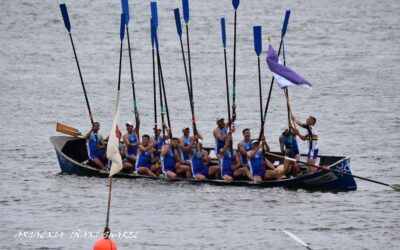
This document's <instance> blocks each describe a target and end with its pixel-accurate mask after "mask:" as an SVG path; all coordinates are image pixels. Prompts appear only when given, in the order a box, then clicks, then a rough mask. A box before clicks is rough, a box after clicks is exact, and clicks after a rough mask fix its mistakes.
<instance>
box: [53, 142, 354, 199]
mask: <svg viewBox="0 0 400 250" xmlns="http://www.w3.org/2000/svg"><path fill="white" fill-rule="evenodd" d="M50 141H51V143H52V144H53V146H54V148H55V151H56V154H57V158H58V162H59V165H60V168H61V172H62V173H65V174H75V175H79V176H93V177H104V178H106V177H108V173H107V172H106V171H104V170H100V169H97V168H95V167H92V166H91V165H90V163H89V161H88V154H87V148H86V141H85V139H84V138H80V137H69V136H53V137H50ZM205 149H206V150H207V151H209V152H210V153H211V155H213V152H212V151H213V149H211V148H205ZM276 154H280V155H281V153H276ZM214 155H215V154H214ZM302 157H305V156H304V155H302ZM268 159H269V160H270V161H271V162H275V161H280V162H281V160H280V159H278V158H274V157H270V156H268ZM317 161H319V164H320V165H321V166H322V165H323V166H327V167H329V168H331V169H334V170H338V171H341V172H346V173H349V174H351V170H350V157H344V156H319V158H318V159H317ZM211 164H212V165H217V164H218V160H217V159H215V158H213V159H212V161H211ZM113 177H115V178H128V179H138V178H146V179H154V180H164V181H171V182H187V183H207V184H211V185H219V186H248V187H260V188H270V187H286V188H294V189H296V188H302V189H307V190H327V191H333V192H344V191H352V190H356V189H357V184H356V182H355V180H354V178H353V177H352V176H348V175H343V174H340V173H336V172H332V171H326V170H318V171H317V172H315V173H309V174H304V175H301V176H299V177H296V178H287V179H282V180H273V181H263V182H261V183H255V182H253V181H245V180H235V181H232V182H227V181H224V180H205V181H199V180H195V179H183V178H177V179H174V180H171V179H166V178H165V177H152V176H144V175H139V174H136V173H124V172H120V173H118V174H115V175H114V176H113Z"/></svg>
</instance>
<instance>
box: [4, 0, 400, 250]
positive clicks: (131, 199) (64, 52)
mask: <svg viewBox="0 0 400 250" xmlns="http://www.w3.org/2000/svg"><path fill="white" fill-rule="evenodd" d="M130 2H131V13H132V14H133V16H132V17H131V23H130V24H131V27H130V31H131V40H132V43H133V53H134V67H135V69H134V70H135V77H136V82H137V85H136V88H137V96H138V105H139V109H140V113H141V118H142V127H143V132H150V131H151V127H152V126H153V120H152V119H153V111H152V102H151V98H152V88H151V86H152V78H151V69H152V67H151V47H150V36H149V14H150V13H149V1H130ZM190 4H191V21H190V31H191V41H192V43H191V48H192V52H193V53H192V65H193V84H194V95H195V101H196V113H197V116H198V127H199V130H200V131H201V132H202V133H203V135H204V136H205V137H206V143H208V144H211V143H212V134H211V131H212V129H213V127H214V126H215V124H214V120H215V118H216V117H217V116H221V115H225V113H226V107H225V99H224V97H225V79H224V71H223V70H224V69H223V54H222V47H221V39H220V23H219V18H220V17H221V16H225V17H226V18H227V21H228V26H227V32H228V57H229V60H230V65H229V71H230V73H231V72H232V65H231V61H232V31H233V11H232V7H231V4H230V1H211V0H208V1H197V0H196V1H194V0H192V1H191V2H190ZM158 7H159V16H160V17H159V19H160V20H159V39H160V46H161V48H160V49H161V57H162V60H163V70H164V75H165V83H166V88H167V94H168V95H169V103H168V104H169V107H170V112H171V122H172V126H173V132H174V133H175V134H177V133H179V131H180V129H181V128H182V127H183V126H184V125H188V124H189V123H190V109H189V106H188V98H187V92H186V85H185V78H184V71H183V65H182V62H181V54H180V47H179V43H178V37H177V35H176V30H175V24H174V19H173V11H172V10H173V8H176V7H181V2H180V1H178V0H173V1H172V0H170V1H160V2H159V6H158ZM68 9H69V12H70V17H71V22H72V32H73V35H74V38H75V43H76V48H77V52H78V56H79V58H80V63H81V66H82V72H83V75H84V79H85V81H86V85H87V86H86V87H87V91H88V96H89V99H90V102H91V106H92V109H93V111H94V117H95V119H96V120H98V121H100V122H101V123H102V133H103V135H105V134H107V133H108V131H109V128H110V126H111V123H112V116H113V109H114V101H115V95H116V87H117V86H116V84H117V77H118V60H119V58H118V57H119V36H118V26H119V14H120V11H121V10H120V3H119V1H106V0H99V1H83V0H77V1H68ZM286 9H291V10H292V16H291V21H290V25H289V29H288V32H287V37H286V38H287V40H286V50H287V63H288V65H290V66H291V67H292V68H293V69H295V70H297V71H298V72H299V73H301V74H302V75H303V76H304V77H305V78H307V79H308V80H309V81H310V82H311V83H313V85H314V90H313V91H311V92H310V91H308V90H307V89H305V88H291V89H290V96H291V103H292V109H293V111H294V113H295V114H296V115H297V116H298V117H299V118H301V119H305V118H306V117H307V115H309V114H313V115H315V116H316V117H317V118H318V123H317V125H318V129H319V132H320V142H319V143H320V150H321V151H320V152H321V153H322V154H328V155H350V156H351V157H352V165H351V167H352V170H353V172H354V173H356V174H358V175H361V176H365V177H369V178H373V179H377V180H381V181H385V182H388V183H400V173H399V157H398V154H399V152H400V133H399V129H400V126H399V122H400V118H399V108H400V99H399V94H400V84H399V82H400V77H399V74H398V72H400V66H399V65H400V56H399V55H400V46H399V44H400V25H399V24H400V16H399V13H400V2H399V1H396V0H388V1H373V0H367V1H360V0H356V1H344V0H339V1H327V0H321V1H316V0H313V1H295V2H293V1H256V0H249V1H241V5H240V7H239V13H238V20H239V24H238V68H237V92H238V96H237V112H238V120H237V128H238V130H242V129H243V128H245V127H250V128H254V130H253V135H255V134H257V133H258V129H259V122H258V118H259V111H258V96H257V91H258V85H257V65H256V62H257V59H256V56H255V53H254V51H253V40H252V39H253V38H252V26H253V25H262V26H263V35H264V39H263V40H264V48H266V47H267V39H266V37H267V36H271V39H272V44H273V45H274V46H277V45H278V42H279V41H278V40H279V36H280V27H281V23H282V20H283V17H284V11H285V10H286ZM0 34H1V36H0V88H1V91H0V100H1V101H0V102H1V105H0V115H1V116H0V118H1V119H0V127H1V128H2V129H1V130H0V137H1V143H0V165H1V170H2V171H1V173H2V174H1V181H0V189H1V190H2V192H1V193H0V225H1V227H0V248H2V249H91V248H92V246H93V243H94V241H95V239H93V238H78V239H76V238H74V239H68V238H67V237H65V238H63V239H38V238H33V239H16V238H15V235H17V234H18V232H38V231H40V232H42V231H51V232H57V231H58V232H64V233H65V234H67V236H69V234H71V233H72V232H77V231H78V230H80V231H81V232H84V231H87V232H97V231H102V230H103V227H104V222H105V212H106V198H107V186H106V180H105V179H98V178H86V177H77V176H69V175H60V174H59V173H60V169H59V166H58V162H57V160H56V156H55V153H54V149H53V148H52V145H51V144H50V141H49V137H50V136H53V135H56V134H57V133H56V132H55V122H57V121H61V122H64V123H67V124H70V125H72V126H74V127H77V128H79V130H81V131H86V130H88V129H89V125H90V122H89V119H88V116H87V111H86V107H85V102H84V98H83V94H82V89H81V86H80V82H79V77H78V74H77V70H76V65H75V62H74V58H73V53H72V50H71V45H70V43H69V40H68V35H67V33H66V31H65V28H64V27H63V23H62V21H61V16H60V11H59V9H58V5H57V3H56V1H48V0H47V1H38V0H30V1H28V0H21V1H6V0H3V1H2V2H1V8H0ZM124 52H125V53H124V58H123V72H122V73H123V78H122V97H121V98H122V103H121V110H122V114H121V123H123V122H125V121H127V120H132V119H133V112H132V94H131V87H130V83H129V81H130V76H129V66H128V61H127V51H126V50H124ZM264 55H265V54H264ZM264 55H263V60H264ZM262 74H263V76H262V79H263V91H264V95H265V96H266V95H267V91H268V88H269V81H270V77H271V76H270V73H269V72H268V70H267V69H266V65H265V63H263V68H262ZM264 101H265V100H264ZM270 105H271V106H270V107H271V109H270V113H269V117H268V121H267V131H266V132H267V138H268V140H269V142H270V144H271V147H272V148H273V149H275V150H276V149H278V143H277V142H278V136H279V128H280V127H281V126H282V125H283V124H285V119H286V110H285V101H284V96H283V93H282V91H281V90H279V89H278V88H277V87H274V90H273V95H272V101H271V104H270ZM239 139H240V136H239V133H238V135H235V140H236V141H238V140H239ZM300 147H301V149H302V151H305V150H306V148H307V145H306V144H301V145H300ZM358 186H359V188H358V190H357V191H355V192H349V193H339V194H335V193H326V192H308V191H304V190H297V191H289V190H285V189H281V188H275V189H267V190H261V189H251V188H236V187H233V188H226V187H214V186H208V185H197V186H195V185H186V184H170V183H162V182H157V181H156V182H153V181H146V180H115V183H114V190H113V191H114V192H113V199H112V213H111V221H110V226H111V229H112V231H114V232H119V231H133V232H140V233H138V238H137V239H120V240H118V241H117V243H118V246H119V248H120V249H136V248H139V249H165V248H176V249H184V248H185V249H199V248H229V249H231V248H235V249H247V248H253V249H254V248H255V249H266V248H268V249H301V246H299V245H298V244H297V243H295V242H293V241H292V240H291V239H290V238H288V236H287V235H285V234H284V233H283V232H282V230H283V229H286V230H289V231H291V232H293V233H295V234H296V235H298V236H299V237H300V238H302V239H303V240H305V241H306V242H309V243H310V244H311V246H312V247H313V248H315V249H378V248H379V249H399V248H400V236H399V235H400V234H399V233H400V230H399V228H400V220H399V219H400V212H399V207H400V193H398V192H394V191H392V190H391V189H390V188H387V187H384V186H379V185H376V184H373V183H368V182H363V181H358Z"/></svg>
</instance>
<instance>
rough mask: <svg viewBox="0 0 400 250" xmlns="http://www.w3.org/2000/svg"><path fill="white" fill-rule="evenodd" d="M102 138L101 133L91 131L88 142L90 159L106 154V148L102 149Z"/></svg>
mask: <svg viewBox="0 0 400 250" xmlns="http://www.w3.org/2000/svg"><path fill="white" fill-rule="evenodd" d="M100 138H101V136H100V135H99V134H96V135H95V134H94V133H93V132H91V133H90V137H89V140H88V142H87V151H88V156H89V158H90V159H94V158H101V157H103V156H104V153H105V152H104V150H102V149H100Z"/></svg>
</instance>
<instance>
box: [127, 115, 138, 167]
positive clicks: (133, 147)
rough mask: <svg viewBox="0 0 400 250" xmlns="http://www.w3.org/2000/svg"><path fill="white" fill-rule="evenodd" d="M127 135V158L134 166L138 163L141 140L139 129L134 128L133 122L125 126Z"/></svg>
mask: <svg viewBox="0 0 400 250" xmlns="http://www.w3.org/2000/svg"><path fill="white" fill-rule="evenodd" d="M125 126H126V131H127V133H126V134H125V135H124V136H123V140H124V143H125V145H126V157H127V158H128V159H129V161H130V162H131V163H132V164H135V163H136V157H137V151H138V146H139V143H140V142H139V140H138V139H139V138H138V135H137V130H138V128H137V127H136V128H135V129H134V128H133V123H132V122H127V123H126V124H125Z"/></svg>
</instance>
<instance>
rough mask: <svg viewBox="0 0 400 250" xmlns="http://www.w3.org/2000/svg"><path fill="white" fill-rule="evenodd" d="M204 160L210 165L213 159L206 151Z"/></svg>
mask: <svg viewBox="0 0 400 250" xmlns="http://www.w3.org/2000/svg"><path fill="white" fill-rule="evenodd" d="M202 160H203V162H204V163H205V164H206V165H208V164H210V161H211V158H210V156H209V155H208V152H207V151H204V156H203V157H202Z"/></svg>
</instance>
